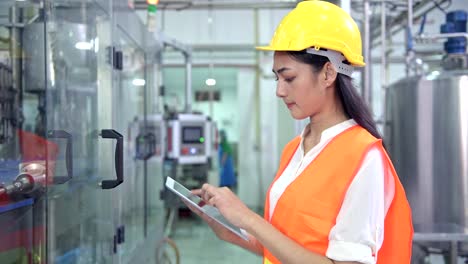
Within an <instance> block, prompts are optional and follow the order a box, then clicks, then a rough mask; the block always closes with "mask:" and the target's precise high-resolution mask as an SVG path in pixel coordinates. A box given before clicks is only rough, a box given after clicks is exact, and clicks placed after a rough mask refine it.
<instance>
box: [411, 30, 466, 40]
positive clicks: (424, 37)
mask: <svg viewBox="0 0 468 264" xmlns="http://www.w3.org/2000/svg"><path fill="white" fill-rule="evenodd" d="M456 37H464V38H466V40H467V41H468V33H464V32H457V33H441V34H430V35H426V34H422V35H419V36H417V37H414V39H415V40H416V41H425V40H436V39H447V38H456Z"/></svg>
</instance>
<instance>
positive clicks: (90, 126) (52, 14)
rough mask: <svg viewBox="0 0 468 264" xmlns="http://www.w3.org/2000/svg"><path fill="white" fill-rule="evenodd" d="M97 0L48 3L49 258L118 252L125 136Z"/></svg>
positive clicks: (106, 20) (85, 258)
mask: <svg viewBox="0 0 468 264" xmlns="http://www.w3.org/2000/svg"><path fill="white" fill-rule="evenodd" d="M100 2H103V1H99V2H98V1H91V0H66V1H65V0H64V1H50V2H48V4H47V5H46V6H47V8H46V10H47V12H46V16H45V19H46V27H45V30H42V34H44V37H45V39H46V42H45V43H46V44H45V47H44V48H45V50H46V65H47V66H46V70H45V72H46V74H47V82H46V85H47V87H46V89H45V92H43V93H42V94H41V95H42V96H43V97H44V99H43V100H44V101H45V123H46V124H47V126H46V127H44V128H43V129H44V131H43V133H44V134H46V135H47V137H48V140H50V141H52V142H54V144H56V146H58V147H57V151H55V152H52V153H50V156H51V158H50V164H51V166H50V171H49V173H48V181H50V182H52V183H53V184H52V185H50V187H49V189H48V213H47V219H48V220H47V224H48V228H47V236H48V240H47V242H48V245H47V253H48V258H47V262H48V263H114V260H115V256H116V252H117V244H118V238H119V237H118V236H119V234H118V232H117V230H116V227H115V224H114V221H113V217H114V208H113V200H114V199H115V197H114V196H115V195H116V193H115V192H116V191H115V189H114V188H115V187H117V186H118V184H119V183H120V182H121V180H120V179H117V178H121V177H122V173H123V172H122V170H121V169H120V168H121V165H122V144H123V139H122V136H121V134H120V133H119V132H118V131H116V130H113V129H112V111H113V109H112V106H113V104H112V103H113V102H112V93H113V91H112V90H113V88H112V87H113V86H112V82H113V80H112V74H113V68H114V67H113V66H114V56H113V48H112V35H111V32H112V23H111V16H110V15H109V14H110V12H111V11H110V10H105V9H103V5H102V4H101V3H100ZM31 31H32V32H41V31H39V30H37V29H35V28H32V29H31ZM31 45H34V44H33V42H32V41H31ZM33 70H34V69H31V70H30V71H31V72H33ZM33 84H34V82H33V80H32V81H31V85H33Z"/></svg>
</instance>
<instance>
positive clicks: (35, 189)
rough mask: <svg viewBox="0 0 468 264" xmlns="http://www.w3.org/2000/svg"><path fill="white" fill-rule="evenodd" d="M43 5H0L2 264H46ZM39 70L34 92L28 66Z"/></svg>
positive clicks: (49, 144) (53, 148)
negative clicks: (32, 65)
mask: <svg viewBox="0 0 468 264" xmlns="http://www.w3.org/2000/svg"><path fill="white" fill-rule="evenodd" d="M43 4H44V3H43V1H24V2H19V1H8V0H7V1H0V263H2V264H3V263H6V264H9V263H45V261H46V254H45V248H46V247H45V245H46V228H47V225H46V215H45V212H46V209H47V208H46V207H47V203H46V197H47V196H46V193H47V192H46V190H47V187H48V184H49V182H48V180H47V177H46V175H47V172H48V171H49V168H50V163H49V162H48V159H49V153H52V152H55V151H56V150H57V146H56V145H55V144H54V143H53V142H50V141H48V140H47V139H46V135H45V133H44V129H43V128H44V125H45V123H44V116H45V115H44V104H43V100H44V97H43V96H42V95H43V93H44V91H45V76H44V74H41V72H42V73H43V71H41V69H44V67H45V59H44V58H45V57H44V52H43V51H44V50H41V51H38V52H37V53H35V52H34V51H32V50H31V49H28V48H27V46H28V45H29V46H31V45H32V44H31V43H28V42H29V41H33V42H34V45H37V47H41V46H42V47H44V43H45V38H44V36H43V35H41V34H38V33H32V32H29V31H28V30H27V28H28V27H29V26H31V25H34V26H36V28H37V30H38V31H39V32H43V31H44V28H45V24H44V20H41V19H40V18H41V14H42V11H43V9H42V8H41V7H42V6H43ZM29 64H34V66H35V67H36V71H37V72H36V74H34V77H35V85H34V87H33V86H32V85H31V84H30V83H29V84H28V83H27V82H25V81H24V80H25V79H26V78H27V77H28V75H27V73H26V72H25V70H24V66H25V65H29Z"/></svg>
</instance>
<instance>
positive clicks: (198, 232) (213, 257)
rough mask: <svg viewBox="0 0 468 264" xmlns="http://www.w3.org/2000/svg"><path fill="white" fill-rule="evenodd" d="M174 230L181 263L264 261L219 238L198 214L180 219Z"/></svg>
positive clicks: (217, 263) (225, 263) (173, 235)
mask: <svg viewBox="0 0 468 264" xmlns="http://www.w3.org/2000/svg"><path fill="white" fill-rule="evenodd" d="M173 230H174V231H173V232H172V234H171V238H172V240H174V242H175V243H176V245H177V247H178V249H179V252H180V264H205V263H207V264H211V263H216V264H230V263H233V264H234V263H235V264H238V263H244V264H250V263H253V264H255V263H259V264H260V263H262V259H261V257H259V256H257V255H255V254H253V253H250V252H248V251H246V250H244V249H242V248H239V247H237V246H234V245H232V244H229V243H226V242H224V241H221V240H219V239H218V238H217V237H216V235H215V234H214V233H213V232H212V231H211V229H210V228H209V227H208V225H207V224H205V223H204V222H203V221H202V220H201V219H200V218H199V217H198V216H191V217H184V218H181V219H178V220H177V221H176V223H175V226H174V229H173Z"/></svg>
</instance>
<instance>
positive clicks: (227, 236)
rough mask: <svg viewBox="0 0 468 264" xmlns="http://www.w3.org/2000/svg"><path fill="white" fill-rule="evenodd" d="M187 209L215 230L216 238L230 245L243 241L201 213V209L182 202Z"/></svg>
mask: <svg viewBox="0 0 468 264" xmlns="http://www.w3.org/2000/svg"><path fill="white" fill-rule="evenodd" d="M182 201H183V202H184V203H185V205H187V207H188V208H189V209H190V210H192V212H194V213H196V214H197V215H198V216H200V217H201V218H202V219H203V220H204V221H205V222H206V223H207V224H208V226H210V228H211V229H212V230H213V232H214V233H215V234H216V236H217V237H218V238H219V239H221V240H224V241H226V242H229V243H239V242H240V240H242V239H241V238H240V237H238V236H237V235H236V234H234V233H233V232H232V231H231V230H229V229H227V228H226V227H224V226H223V225H221V224H220V223H218V222H216V221H215V220H214V219H213V218H211V217H209V216H207V215H206V214H205V213H203V212H202V211H200V209H198V208H196V207H194V206H193V205H192V204H190V203H189V202H187V201H185V200H182Z"/></svg>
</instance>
